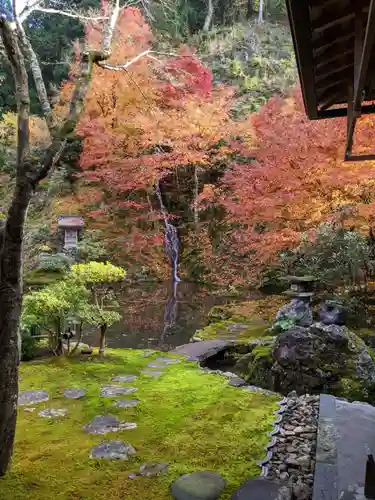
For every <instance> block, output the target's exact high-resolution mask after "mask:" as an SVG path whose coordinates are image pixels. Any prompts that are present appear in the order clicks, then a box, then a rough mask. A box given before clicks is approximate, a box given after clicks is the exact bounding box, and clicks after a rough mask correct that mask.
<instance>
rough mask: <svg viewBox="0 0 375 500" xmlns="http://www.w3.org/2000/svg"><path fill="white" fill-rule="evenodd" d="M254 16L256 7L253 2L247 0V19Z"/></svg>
mask: <svg viewBox="0 0 375 500" xmlns="http://www.w3.org/2000/svg"><path fill="white" fill-rule="evenodd" d="M253 15H254V5H253V0H247V11H246V18H247V19H251V18H252V17H253Z"/></svg>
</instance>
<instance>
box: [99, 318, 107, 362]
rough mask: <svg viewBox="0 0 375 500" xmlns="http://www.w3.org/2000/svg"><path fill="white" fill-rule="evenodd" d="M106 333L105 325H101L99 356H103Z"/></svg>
mask: <svg viewBox="0 0 375 500" xmlns="http://www.w3.org/2000/svg"><path fill="white" fill-rule="evenodd" d="M106 333H107V325H105V324H104V325H101V327H100V343H99V356H103V355H104V349H105V334H106Z"/></svg>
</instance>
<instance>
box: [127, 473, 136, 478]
mask: <svg viewBox="0 0 375 500" xmlns="http://www.w3.org/2000/svg"><path fill="white" fill-rule="evenodd" d="M137 476H138V474H137V473H136V472H131V473H130V474H128V478H129V479H136V478H137Z"/></svg>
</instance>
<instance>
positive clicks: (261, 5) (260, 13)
mask: <svg viewBox="0 0 375 500" xmlns="http://www.w3.org/2000/svg"><path fill="white" fill-rule="evenodd" d="M263 8H264V0H259V11H258V23H259V24H261V23H262V22H263Z"/></svg>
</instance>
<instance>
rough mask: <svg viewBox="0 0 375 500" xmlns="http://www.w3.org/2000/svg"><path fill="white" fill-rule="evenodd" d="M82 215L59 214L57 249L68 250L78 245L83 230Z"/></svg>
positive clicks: (72, 249)
mask: <svg viewBox="0 0 375 500" xmlns="http://www.w3.org/2000/svg"><path fill="white" fill-rule="evenodd" d="M83 226H84V221H83V217H81V216H79V215H59V219H58V228H59V250H60V251H65V252H70V251H74V250H75V249H76V248H77V246H78V241H79V238H80V235H81V233H82V231H83Z"/></svg>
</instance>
